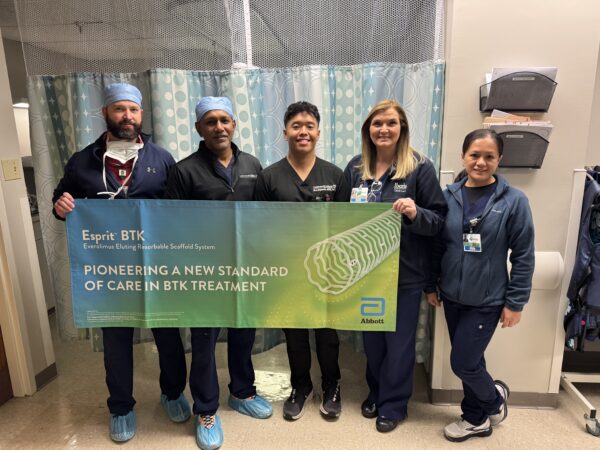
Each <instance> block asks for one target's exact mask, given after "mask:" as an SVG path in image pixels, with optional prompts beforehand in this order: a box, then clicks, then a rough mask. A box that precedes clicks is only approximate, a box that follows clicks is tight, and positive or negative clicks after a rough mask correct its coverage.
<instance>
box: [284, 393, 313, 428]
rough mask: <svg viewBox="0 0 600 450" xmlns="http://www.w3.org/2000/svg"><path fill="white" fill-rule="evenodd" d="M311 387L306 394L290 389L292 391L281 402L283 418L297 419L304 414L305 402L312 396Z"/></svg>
mask: <svg viewBox="0 0 600 450" xmlns="http://www.w3.org/2000/svg"><path fill="white" fill-rule="evenodd" d="M312 396H313V391H312V389H311V390H310V392H309V393H308V394H303V393H302V392H298V390H297V389H292V393H291V394H290V396H289V397H288V399H287V400H286V401H285V403H284V404H283V418H284V419H286V420H297V419H299V418H300V417H302V414H304V409H305V408H306V403H307V402H308V401H309V400H310V399H311V398H312Z"/></svg>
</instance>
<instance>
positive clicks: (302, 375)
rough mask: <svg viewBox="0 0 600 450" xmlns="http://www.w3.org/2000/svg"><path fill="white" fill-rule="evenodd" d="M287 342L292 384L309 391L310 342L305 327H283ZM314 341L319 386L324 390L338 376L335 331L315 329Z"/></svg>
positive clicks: (338, 377) (337, 378) (337, 341)
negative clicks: (319, 378)
mask: <svg viewBox="0 0 600 450" xmlns="http://www.w3.org/2000/svg"><path fill="white" fill-rule="evenodd" d="M283 332H284V333H285V339H286V343H287V353H288V360H289V362H290V370H291V372H292V376H291V382H292V388H293V389H296V390H298V391H300V392H304V393H308V392H310V390H311V389H312V387H313V385H312V381H311V379H310V364H311V362H310V343H309V340H308V330H305V329H296V328H286V329H284V330H283ZM315 342H316V344H317V359H318V361H319V366H320V367H321V387H322V388H323V390H325V389H326V388H328V387H330V386H335V384H336V383H337V382H338V380H339V379H340V366H339V365H338V356H339V353H340V341H339V339H338V335H337V332H336V331H335V330H332V329H330V328H319V329H316V330H315Z"/></svg>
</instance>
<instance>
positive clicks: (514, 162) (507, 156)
mask: <svg viewBox="0 0 600 450" xmlns="http://www.w3.org/2000/svg"><path fill="white" fill-rule="evenodd" d="M499 136H500V137H501V138H502V141H503V142H504V151H503V152H502V159H501V160H500V167H527V168H532V169H539V168H540V167H542V163H543V162H544V156H545V155H546V150H547V149H548V144H549V142H548V141H547V140H546V139H544V138H543V137H541V136H540V135H538V134H536V133H531V132H529V131H507V132H505V133H500V134H499Z"/></svg>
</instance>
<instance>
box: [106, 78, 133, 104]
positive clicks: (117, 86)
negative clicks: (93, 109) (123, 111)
mask: <svg viewBox="0 0 600 450" xmlns="http://www.w3.org/2000/svg"><path fill="white" fill-rule="evenodd" d="M121 100H129V101H130V102H134V103H137V104H138V105H140V106H142V93H141V92H140V90H139V89H138V88H136V87H135V86H133V85H131V84H127V83H114V84H111V85H108V86H106V87H105V88H104V106H105V107H106V106H108V105H110V104H112V103H114V102H120V101H121Z"/></svg>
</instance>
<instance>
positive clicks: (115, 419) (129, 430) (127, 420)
mask: <svg viewBox="0 0 600 450" xmlns="http://www.w3.org/2000/svg"><path fill="white" fill-rule="evenodd" d="M109 426H110V438H111V439H112V440H113V441H115V442H126V441H128V440H130V439H131V438H132V437H134V436H135V411H134V410H131V411H129V412H128V413H127V414H126V415H124V416H117V415H116V414H111V415H110V425H109Z"/></svg>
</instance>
